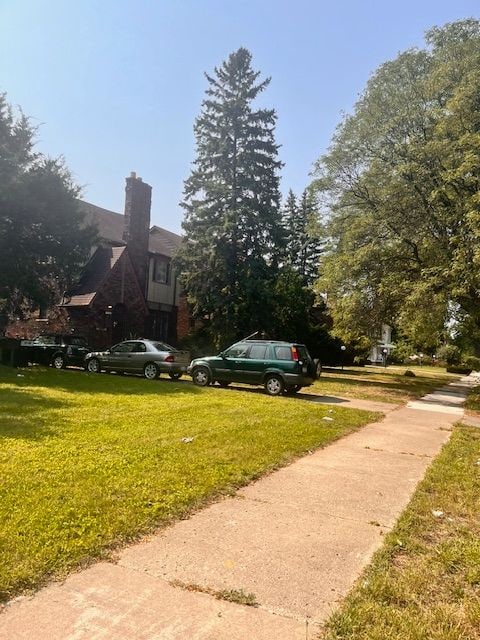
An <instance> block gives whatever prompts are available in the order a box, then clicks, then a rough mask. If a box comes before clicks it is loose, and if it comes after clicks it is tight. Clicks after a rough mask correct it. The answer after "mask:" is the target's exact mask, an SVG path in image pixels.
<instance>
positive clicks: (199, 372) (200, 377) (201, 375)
mask: <svg viewBox="0 0 480 640" xmlns="http://www.w3.org/2000/svg"><path fill="white" fill-rule="evenodd" d="M192 380H193V383H194V384H196V385H197V386H198V387H207V386H208V385H209V384H210V382H211V376H210V371H209V370H208V369H207V367H195V369H194V370H193V371H192Z"/></svg>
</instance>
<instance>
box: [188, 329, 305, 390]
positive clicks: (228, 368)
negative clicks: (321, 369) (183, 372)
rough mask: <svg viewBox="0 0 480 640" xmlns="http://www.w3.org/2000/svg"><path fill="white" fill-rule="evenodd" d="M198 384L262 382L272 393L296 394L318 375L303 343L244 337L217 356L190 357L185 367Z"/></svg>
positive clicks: (257, 383) (202, 385)
mask: <svg viewBox="0 0 480 640" xmlns="http://www.w3.org/2000/svg"><path fill="white" fill-rule="evenodd" d="M187 373H189V374H190V375H191V376H192V380H193V382H194V383H195V384H197V385H198V386H200V387H205V386H207V385H209V384H212V383H213V382H218V384H220V386H222V387H226V386H227V385H228V384H230V382H243V383H246V384H255V385H263V386H264V387H265V390H266V392H267V393H268V394H270V395H271V396H278V395H280V394H281V393H297V391H300V389H301V388H302V387H307V386H309V385H311V384H312V383H313V382H314V381H315V379H316V377H317V369H316V365H315V363H314V361H313V360H312V358H311V357H310V354H309V353H308V350H307V347H306V346H305V345H303V344H295V343H291V342H280V341H276V340H243V341H242V342H237V343H236V344H234V345H232V346H231V347H229V348H228V349H226V350H225V351H222V352H221V353H219V354H218V356H207V357H205V358H196V359H195V360H192V362H191V363H190V366H189V367H188V369H187Z"/></svg>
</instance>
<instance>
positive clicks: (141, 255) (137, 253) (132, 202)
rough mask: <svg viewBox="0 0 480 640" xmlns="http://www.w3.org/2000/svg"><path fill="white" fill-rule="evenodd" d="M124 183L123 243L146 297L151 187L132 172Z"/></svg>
mask: <svg viewBox="0 0 480 640" xmlns="http://www.w3.org/2000/svg"><path fill="white" fill-rule="evenodd" d="M126 183H127V184H126V186H125V226H124V228H123V241H124V242H125V243H126V245H127V247H128V253H129V255H130V259H131V260H132V263H133V267H134V269H135V273H136V274H137V278H138V282H139V283H140V287H141V289H142V291H143V293H144V294H145V295H146V291H147V274H148V238H149V229H150V206H151V203H152V187H151V186H150V185H149V184H147V183H146V182H143V181H142V179H141V178H137V175H136V173H135V172H134V171H132V173H131V174H130V177H128V178H126Z"/></svg>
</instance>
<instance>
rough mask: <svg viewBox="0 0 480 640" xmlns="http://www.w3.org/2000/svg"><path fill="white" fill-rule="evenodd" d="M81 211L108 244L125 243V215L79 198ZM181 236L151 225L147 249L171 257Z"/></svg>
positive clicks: (179, 243) (177, 246) (178, 244)
mask: <svg viewBox="0 0 480 640" xmlns="http://www.w3.org/2000/svg"><path fill="white" fill-rule="evenodd" d="M79 203H80V206H81V209H82V211H83V212H84V214H85V222H86V223H87V224H94V225H95V226H96V227H97V228H98V234H99V236H100V238H101V239H102V240H104V241H106V242H108V243H109V244H113V245H125V242H124V240H123V228H124V224H125V216H124V215H123V214H121V213H115V212H114V211H109V210H108V209H102V207H97V206H96V205H95V204H91V203H90V202H85V201H84V200H79ZM181 243H182V237H181V236H179V235H178V234H177V233H173V232H172V231H167V230H166V229H162V227H157V226H153V227H152V228H151V229H150V238H149V242H148V250H149V252H150V253H153V254H157V255H162V256H167V257H168V258H171V257H172V256H173V255H174V253H175V251H176V250H177V249H178V248H179V247H180V245H181Z"/></svg>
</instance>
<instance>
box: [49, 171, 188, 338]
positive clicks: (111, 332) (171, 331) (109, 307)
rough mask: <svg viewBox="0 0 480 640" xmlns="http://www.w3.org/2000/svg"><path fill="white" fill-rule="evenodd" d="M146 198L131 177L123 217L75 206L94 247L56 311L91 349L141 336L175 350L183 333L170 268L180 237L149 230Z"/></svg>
mask: <svg viewBox="0 0 480 640" xmlns="http://www.w3.org/2000/svg"><path fill="white" fill-rule="evenodd" d="M151 192H152V188H151V186H150V185H148V184H146V183H145V182H143V181H142V179H141V178H138V177H137V176H136V175H135V173H131V175H130V176H129V177H128V178H127V179H126V188H125V213H124V214H123V215H122V214H119V213H115V212H113V211H108V210H107V209H102V208H100V207H97V206H95V205H92V204H89V203H87V202H83V201H81V207H82V209H83V211H84V213H85V221H86V223H93V224H94V225H95V226H96V227H97V229H98V236H99V244H98V246H96V247H93V248H92V254H91V258H90V260H89V262H88V263H87V264H86V265H85V268H84V270H83V273H82V276H81V278H80V279H79V281H78V283H77V284H76V285H75V286H74V287H72V288H71V289H70V290H69V291H68V292H66V294H65V296H64V299H63V301H62V303H61V305H60V307H61V308H62V309H63V311H64V312H65V313H66V318H67V321H66V322H67V327H68V330H69V331H72V332H76V333H79V334H81V335H83V336H85V337H86V338H87V340H88V342H89V344H90V345H91V346H92V347H94V348H103V347H105V346H109V345H111V344H115V343H116V342H119V341H121V340H124V339H127V338H130V337H141V336H143V337H149V338H154V339H157V340H164V341H166V342H170V343H173V344H175V343H176V342H177V341H178V339H180V338H181V337H182V336H183V335H184V334H185V333H186V332H187V331H188V327H189V323H188V315H187V309H186V304H185V302H184V299H183V297H182V295H181V291H180V287H179V285H178V281H177V277H176V274H175V271H174V269H173V266H172V257H173V255H174V253H175V251H176V250H177V249H178V247H179V246H180V243H181V237H180V236H179V235H178V234H175V233H172V232H170V231H167V230H166V229H162V228H161V227H157V226H153V227H150V207H151ZM179 309H180V312H179ZM67 327H66V328H67Z"/></svg>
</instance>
